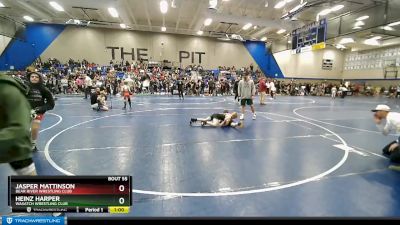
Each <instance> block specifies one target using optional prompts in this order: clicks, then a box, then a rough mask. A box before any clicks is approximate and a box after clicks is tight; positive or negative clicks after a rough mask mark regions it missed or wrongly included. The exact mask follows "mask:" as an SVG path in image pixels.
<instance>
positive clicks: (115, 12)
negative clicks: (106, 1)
mask: <svg viewBox="0 0 400 225" xmlns="http://www.w3.org/2000/svg"><path fill="white" fill-rule="evenodd" d="M108 12H109V13H110V15H111V16H112V17H114V18H117V17H118V11H117V10H116V9H115V8H108Z"/></svg>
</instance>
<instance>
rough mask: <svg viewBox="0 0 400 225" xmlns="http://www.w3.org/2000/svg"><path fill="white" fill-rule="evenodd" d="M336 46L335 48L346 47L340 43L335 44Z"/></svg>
mask: <svg viewBox="0 0 400 225" xmlns="http://www.w3.org/2000/svg"><path fill="white" fill-rule="evenodd" d="M336 48H337V49H346V46H344V45H341V44H337V45H336Z"/></svg>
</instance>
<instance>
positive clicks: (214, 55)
mask: <svg viewBox="0 0 400 225" xmlns="http://www.w3.org/2000/svg"><path fill="white" fill-rule="evenodd" d="M161 43H164V45H163V46H162V45H161ZM107 46H114V47H124V52H130V51H131V48H135V52H136V49H137V48H147V49H148V51H147V54H148V58H149V59H150V57H151V58H152V60H157V61H160V60H164V59H166V60H169V61H172V62H176V63H177V64H179V51H188V52H205V53H206V55H203V56H202V65H203V67H205V68H207V69H215V68H217V67H218V66H235V67H237V68H238V67H244V66H249V65H250V64H251V63H253V64H255V65H256V63H255V62H254V60H253V58H252V57H251V55H250V54H249V53H248V51H247V50H246V48H245V47H244V45H243V43H241V42H223V41H218V40H217V39H215V38H207V37H198V36H186V35H173V34H164V33H149V32H139V31H125V30H117V29H99V28H82V27H74V26H68V27H67V28H66V29H65V30H64V31H63V32H62V33H61V34H60V35H59V36H58V38H57V39H56V40H55V41H54V42H53V43H52V44H51V45H50V46H49V47H48V48H47V49H46V50H45V52H44V53H43V54H42V55H41V57H42V59H47V58H51V57H54V58H57V59H59V60H61V61H62V62H66V61H67V60H68V59H69V58H72V59H75V60H78V59H79V60H82V59H87V60H88V61H90V62H95V63H99V64H102V65H108V64H109V61H110V60H111V50H110V49H106V47H107ZM115 53H116V60H114V61H121V58H120V51H119V50H118V51H115ZM126 57H127V58H126V59H128V60H129V61H132V60H131V57H130V56H126ZM135 59H137V57H136V55H135ZM195 59H196V61H195V64H198V56H197V55H196V56H195ZM189 64H192V62H191V60H190V59H184V60H183V62H182V66H186V65H189Z"/></svg>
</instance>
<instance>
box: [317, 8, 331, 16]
mask: <svg viewBox="0 0 400 225" xmlns="http://www.w3.org/2000/svg"><path fill="white" fill-rule="evenodd" d="M331 11H332V9H324V10H322V11H321V12H320V13H319V15H321V16H326V15H328V14H329V13H330V12H331Z"/></svg>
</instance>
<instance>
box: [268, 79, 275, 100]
mask: <svg viewBox="0 0 400 225" xmlns="http://www.w3.org/2000/svg"><path fill="white" fill-rule="evenodd" d="M269 91H270V93H271V98H273V99H275V93H276V87H275V83H274V81H273V80H271V81H270V82H269Z"/></svg>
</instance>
